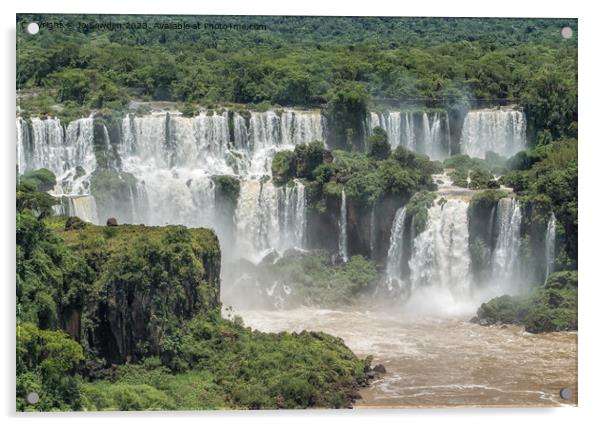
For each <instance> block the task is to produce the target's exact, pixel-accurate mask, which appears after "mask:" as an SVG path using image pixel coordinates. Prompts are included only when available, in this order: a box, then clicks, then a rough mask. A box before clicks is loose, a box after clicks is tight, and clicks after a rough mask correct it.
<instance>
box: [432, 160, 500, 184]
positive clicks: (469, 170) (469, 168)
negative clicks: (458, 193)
mask: <svg viewBox="0 0 602 426" xmlns="http://www.w3.org/2000/svg"><path fill="white" fill-rule="evenodd" d="M504 162H505V159H503V158H501V157H500V156H498V155H496V154H495V153H492V152H488V153H487V154H486V159H485V160H483V159H480V158H471V157H469V156H468V155H466V154H458V155H453V156H451V157H450V158H448V159H446V160H444V161H443V167H445V168H447V169H453V170H452V171H451V173H450V177H451V178H452V182H453V184H454V185H456V186H459V187H462V188H470V189H488V188H489V189H492V188H499V183H498V182H497V181H496V180H495V178H494V176H493V174H492V172H496V173H505V172H506V169H505V168H504V167H503V166H502V164H504Z"/></svg>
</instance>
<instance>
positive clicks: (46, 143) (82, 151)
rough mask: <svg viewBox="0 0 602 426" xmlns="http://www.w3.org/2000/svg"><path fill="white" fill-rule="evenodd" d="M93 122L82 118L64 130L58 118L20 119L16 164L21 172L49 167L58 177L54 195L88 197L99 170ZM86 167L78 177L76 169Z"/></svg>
mask: <svg viewBox="0 0 602 426" xmlns="http://www.w3.org/2000/svg"><path fill="white" fill-rule="evenodd" d="M93 130H94V122H93V119H92V118H80V119H79V120H75V121H72V122H71V123H69V125H68V126H67V128H66V129H64V128H63V126H62V124H61V122H60V120H59V119H55V118H47V119H45V120H42V119H39V118H32V119H31V123H30V126H28V123H27V122H26V121H25V120H23V119H21V118H17V165H18V166H19V172H20V173H25V172H28V171H32V170H36V169H41V168H46V169H49V170H50V171H52V172H53V173H54V174H55V176H56V178H57V186H56V187H55V188H54V190H53V191H52V194H53V195H57V196H58V195H85V194H88V193H89V192H88V185H89V179H90V174H91V173H92V172H93V171H94V169H95V168H96V157H95V156H94V147H93V143H94V134H93ZM78 166H79V167H81V168H83V173H81V174H80V175H79V176H78V175H77V173H76V167H78Z"/></svg>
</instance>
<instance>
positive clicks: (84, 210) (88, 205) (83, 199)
mask: <svg viewBox="0 0 602 426" xmlns="http://www.w3.org/2000/svg"><path fill="white" fill-rule="evenodd" d="M69 216H77V217H79V218H80V219H81V220H83V221H85V222H90V223H94V224H98V216H97V213H96V201H95V200H94V197H93V196H91V195H79V196H72V197H69Z"/></svg>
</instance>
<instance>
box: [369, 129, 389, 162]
mask: <svg viewBox="0 0 602 426" xmlns="http://www.w3.org/2000/svg"><path fill="white" fill-rule="evenodd" d="M387 139H388V138H387V132H385V131H384V130H383V129H382V128H381V127H376V128H374V129H372V135H371V136H370V137H369V138H368V146H369V147H370V151H369V154H368V155H369V156H370V157H372V158H374V159H375V160H385V159H387V158H389V156H390V155H391V145H390V144H389V142H388V140H387Z"/></svg>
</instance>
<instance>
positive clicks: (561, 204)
mask: <svg viewBox="0 0 602 426" xmlns="http://www.w3.org/2000/svg"><path fill="white" fill-rule="evenodd" d="M577 157H578V149H577V141H576V140H574V139H563V140H558V141H554V142H551V143H549V144H548V145H542V146H539V147H537V148H535V149H533V150H532V151H529V152H520V153H518V154H516V155H515V156H514V157H512V158H510V159H509V160H508V165H509V167H512V168H513V169H514V170H513V171H511V172H510V173H508V174H507V175H505V176H503V177H502V179H501V180H502V182H503V183H504V185H507V186H510V187H512V188H513V189H514V191H515V192H517V193H518V194H519V196H520V197H519V199H520V200H521V201H522V202H523V203H524V204H525V205H526V206H527V207H529V206H536V207H537V208H536V209H532V210H533V211H534V213H536V214H534V215H532V216H533V217H532V220H533V221H536V222H539V223H547V219H548V217H549V213H550V211H552V212H554V214H555V215H556V218H557V219H558V221H559V222H560V223H561V224H562V229H560V228H559V229H560V231H561V234H560V235H559V237H560V238H561V239H562V240H563V241H564V242H565V244H564V252H565V253H564V254H563V255H562V256H561V257H562V259H560V260H559V261H560V262H561V263H560V264H559V266H560V267H562V268H566V269H572V268H576V267H577V231H578V223H577V204H578V200H577V197H578V191H577V182H578V166H577ZM544 226H545V225H544ZM557 262H558V260H557Z"/></svg>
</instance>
